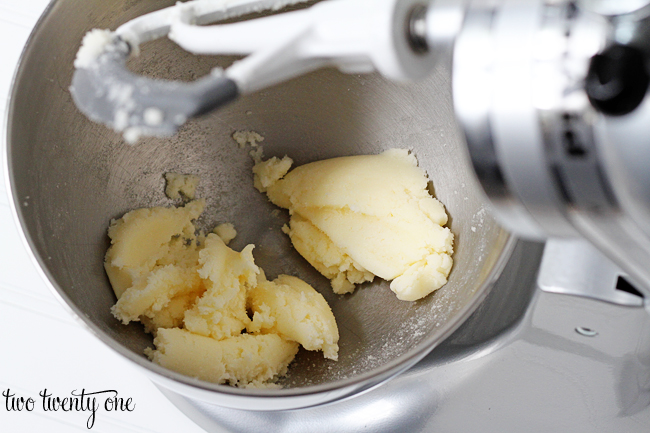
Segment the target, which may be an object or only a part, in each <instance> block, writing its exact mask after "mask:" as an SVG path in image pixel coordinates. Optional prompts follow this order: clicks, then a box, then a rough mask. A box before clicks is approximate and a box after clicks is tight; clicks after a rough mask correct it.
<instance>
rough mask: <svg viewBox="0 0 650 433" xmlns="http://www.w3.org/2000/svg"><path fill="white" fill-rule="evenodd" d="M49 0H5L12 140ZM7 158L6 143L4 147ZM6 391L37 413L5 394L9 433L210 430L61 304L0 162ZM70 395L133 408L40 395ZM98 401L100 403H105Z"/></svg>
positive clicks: (0, 329)
mask: <svg viewBox="0 0 650 433" xmlns="http://www.w3.org/2000/svg"><path fill="white" fill-rule="evenodd" d="M47 4H48V0H0V117H1V118H2V119H3V122H2V125H3V128H2V131H1V133H2V140H4V139H5V138H4V137H5V134H6V130H5V128H4V117H5V114H6V101H7V97H8V94H9V88H10V85H11V77H12V76H13V72H14V69H15V67H16V63H17V62H18V58H19V56H20V53H21V51H22V48H23V45H24V44H25V42H26V40H27V38H28V36H29V34H30V32H31V29H32V28H33V26H34V25H35V24H36V21H37V20H38V17H39V16H40V14H41V13H42V11H43V10H44V9H45V7H46V6H47ZM2 153H3V155H2V159H4V148H3V149H2ZM0 169H1V170H2V173H0V393H2V392H6V390H7V389H10V390H11V393H15V394H16V396H17V397H21V396H22V397H25V398H28V397H32V398H33V399H34V400H35V403H36V404H35V407H34V409H33V410H32V411H27V410H23V411H20V412H13V411H7V409H6V406H5V404H6V399H5V397H3V396H2V395H0V431H1V432H20V433H22V432H48V433H57V432H75V431H93V432H126V433H130V432H139V433H143V432H156V433H167V432H182V433H199V432H203V430H202V429H200V428H199V427H198V426H196V425H195V424H194V423H193V422H192V421H190V420H189V419H188V418H187V417H185V415H183V414H182V413H181V412H180V411H179V410H178V409H177V408H176V407H175V406H173V405H172V404H171V403H170V402H169V401H168V400H167V399H165V398H164V397H163V396H162V394H161V393H160V392H159V391H158V389H157V388H156V387H155V386H154V385H153V383H151V382H150V381H149V379H147V378H146V377H145V376H144V375H143V374H142V373H141V372H140V371H138V370H136V367H135V366H134V365H132V364H131V363H130V362H129V361H127V360H126V359H124V358H122V357H121V356H119V355H118V354H116V353H114V352H113V351H112V350H110V349H109V348H108V347H106V346H105V345H104V344H103V343H100V342H99V341H98V340H96V339H95V338H94V337H93V336H92V335H91V334H90V332H89V331H87V330H86V329H85V328H84V327H83V326H81V325H80V324H78V323H77V322H76V321H75V320H74V319H73V318H72V317H71V316H70V315H69V314H68V313H67V311H66V310H65V309H64V307H63V306H62V305H60V304H59V302H58V301H57V299H56V298H55V297H54V295H53V294H52V293H51V292H50V290H49V289H48V287H47V286H46V284H45V283H44V282H43V281H42V280H41V278H40V276H39V274H38V273H37V271H36V267H35V265H34V264H32V262H31V260H30V258H29V256H28V254H27V251H26V249H25V247H24V246H23V243H22V240H21V238H20V236H19V233H18V229H17V228H16V223H15V221H14V220H13V218H12V215H11V210H10V207H9V197H8V196H7V189H8V186H7V185H6V181H5V173H4V163H3V164H2V165H0ZM45 388H47V390H48V393H51V394H52V395H53V397H57V396H58V397H61V398H63V397H70V396H71V392H72V391H74V390H77V391H79V390H81V389H85V390H86V392H94V391H102V390H107V389H113V390H117V391H118V393H119V396H120V397H124V398H127V397H130V398H132V399H133V400H132V401H133V402H134V403H135V409H134V410H133V411H132V412H127V411H124V412H116V413H115V412H110V413H108V412H106V411H105V410H104V409H103V408H102V409H100V410H99V411H98V412H97V415H96V420H95V423H94V426H93V427H92V429H91V430H88V429H87V428H86V421H87V419H88V417H89V414H90V413H89V412H87V411H83V412H82V411H80V412H62V411H56V412H52V411H50V412H45V411H44V410H43V408H42V405H41V402H42V399H41V397H40V396H39V392H41V391H42V390H43V389H45ZM103 401H104V400H103V399H98V402H103Z"/></svg>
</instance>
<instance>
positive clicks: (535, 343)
mask: <svg viewBox="0 0 650 433" xmlns="http://www.w3.org/2000/svg"><path fill="white" fill-rule="evenodd" d="M290 3H298V2H290ZM646 3H647V2H644V1H632V0H631V1H578V2H568V1H554V0H547V1H537V0H535V1H523V0H521V1H517V0H501V1H467V2H454V1H444V0H439V1H433V2H431V3H430V4H426V3H422V2H419V1H412V0H407V1H390V0H377V1H370V0H368V1H364V0H331V1H325V2H322V3H317V4H316V5H315V6H312V7H311V8H308V9H301V10H298V11H295V12H289V13H286V14H278V15H271V16H269V17H263V18H258V19H254V20H250V21H241V22H237V23H234V24H218V25H216V26H200V25H201V24H207V23H210V22H214V21H218V20H224V19H233V18H234V17H236V16H240V15H245V14H247V13H251V12H256V11H259V10H263V9H272V8H281V7H283V6H285V3H282V4H279V5H278V4H277V2H270V1H264V0H262V1H250V0H240V1H231V2H225V3H224V2H223V1H211V0H205V1H196V2H188V3H184V4H179V5H177V6H173V7H170V8H167V9H163V10H161V11H158V12H154V13H152V14H148V15H144V16H142V17H140V18H136V19H135V20H132V21H130V22H127V23H126V24H124V25H122V26H121V27H119V28H118V29H117V30H116V31H115V32H107V33H103V34H95V36H99V37H98V38H94V40H93V39H92V38H91V39H89V40H88V41H85V42H84V46H83V47H82V49H81V50H80V52H79V54H78V56H77V63H76V64H75V66H76V70H75V73H74V76H73V80H72V87H71V92H72V95H73V98H74V100H75V103H76V104H77V106H78V108H79V109H80V110H81V111H82V112H83V113H84V114H86V115H87V116H88V117H90V118H91V119H93V120H95V121H97V122H100V123H104V124H106V125H108V126H110V127H111V128H113V129H114V130H116V131H118V132H120V133H122V134H123V135H124V137H125V138H126V139H127V140H130V141H137V140H138V138H139V137H143V136H147V135H161V136H168V135H169V134H173V133H174V132H175V131H176V130H177V129H178V128H179V127H180V126H181V125H183V124H184V123H185V122H186V121H187V120H188V119H189V118H192V117H195V116H199V115H202V114H205V113H206V112H208V111H210V110H213V109H215V108H218V107H221V106H223V105H224V104H226V103H228V102H230V101H232V100H234V99H235V98H237V96H239V95H245V94H249V93H253V92H257V91H260V89H264V88H266V87H267V86H270V85H273V84H276V83H279V82H282V81H284V80H287V79H290V78H292V77H295V76H297V75H300V74H303V73H306V72H308V71H312V70H314V69H317V68H321V67H324V66H336V67H338V68H339V69H340V70H341V71H343V72H346V73H354V74H359V73H365V72H370V71H378V72H379V73H380V74H382V75H384V76H385V77H387V78H389V79H391V80H396V81H407V80H418V79H422V78H424V77H425V76H427V75H428V74H429V73H430V72H431V71H432V70H433V69H434V68H448V69H449V71H450V74H451V77H452V78H451V80H452V84H453V104H454V110H455V114H456V117H457V120H458V121H459V125H460V127H461V129H462V131H463V133H464V136H465V139H466V143H467V150H468V155H469V159H470V160H471V163H472V166H473V169H474V171H475V173H476V175H477V178H478V180H479V181H480V184H481V186H482V188H483V190H484V192H485V195H486V198H487V201H488V202H489V203H490V205H491V209H492V211H493V214H494V215H495V216H496V217H497V218H498V220H499V221H500V222H501V223H502V225H503V226H504V227H506V228H507V229H508V230H510V231H512V232H513V233H515V234H517V235H519V236H521V237H522V238H527V239H531V240H533V241H519V242H518V244H517V247H516V248H515V250H514V253H513V255H512V256H511V259H510V261H509V262H508V264H507V265H506V267H505V269H504V270H503V272H501V275H500V278H499V280H498V281H497V282H496V284H495V286H494V287H493V288H492V290H491V291H490V293H489V295H488V297H487V298H486V299H485V300H484V301H483V303H482V304H481V305H480V306H479V308H478V309H477V310H476V311H475V312H474V313H473V315H472V316H470V317H469V319H467V320H466V321H465V322H464V323H463V325H462V326H461V327H460V328H458V329H457V330H456V331H455V332H454V333H453V334H452V335H451V336H449V337H448V338H447V339H446V340H445V341H444V342H443V343H442V344H441V345H439V346H438V347H436V348H435V349H434V350H433V351H432V352H431V353H430V354H429V355H428V356H427V357H425V358H424V359H423V360H421V361H420V362H419V363H418V364H416V365H415V366H414V367H412V368H411V369H410V370H408V371H406V372H404V373H402V374H400V375H398V376H396V377H394V378H393V379H392V380H391V381H390V382H388V383H386V384H383V385H382V386H379V387H375V388H371V389H368V390H365V391H364V392H363V393H361V394H359V395H356V396H354V397H350V398H347V399H343V400H338V401H335V402H333V403H330V404H327V405H317V406H314V407H311V408H302V409H296V410H283V411H264V410H262V411H257V410H256V411H245V410H242V409H230V408H224V407H219V406H214V405H211V404H208V403H205V402H204V401H201V400H200V399H193V398H191V397H186V396H183V395H180V394H177V393H175V392H173V391H170V390H169V389H167V388H165V387H161V391H162V392H163V393H165V395H166V396H167V397H168V398H169V399H170V400H171V401H172V402H174V403H175V404H176V405H177V406H178V407H179V408H181V410H183V411H184V412H185V413H186V414H187V415H188V416H189V417H190V418H192V419H193V420H194V421H196V422H197V423H198V424H199V425H201V426H203V427H204V428H205V429H206V430H207V431H214V432H239V431H242V432H243V431H253V430H257V429H268V428H269V427H268V426H269V425H273V426H274V429H275V430H276V431H305V430H310V431H314V432H319V431H323V432H325V431H327V432H331V431H336V432H347V431H373V432H374V431H397V430H405V431H409V432H427V431H456V430H457V431H478V430H479V429H480V430H487V431H513V430H521V429H524V428H526V429H527V430H530V431H540V432H541V431H549V430H557V429H558V428H562V429H565V430H568V429H571V430H572V431H585V432H587V431H613V430H614V429H623V430H624V431H630V432H632V431H639V432H641V431H647V429H648V426H649V425H650V410H648V405H650V373H648V372H649V371H650V369H649V367H650V340H649V339H648V338H647V335H648V327H649V326H650V320H648V314H647V310H646V302H645V299H648V296H650V266H648V264H649V263H650V177H649V176H648V174H647V173H648V171H647V169H646V167H648V166H649V165H650V161H649V160H648V158H647V157H646V153H647V152H644V151H643V147H642V146H643V142H644V136H643V131H644V130H645V128H646V126H645V125H644V123H645V122H644V120H645V117H646V116H647V115H648V110H650V107H649V106H648V104H650V102H648V101H647V98H646V97H645V93H646V90H647V87H648V82H649V79H648V77H649V76H650V74H649V72H648V69H647V68H648V66H647V62H648V56H649V55H650V52H649V51H648V50H649V49H650V46H649V45H648V41H649V40H650V39H648V34H647V31H648V23H649V20H650V18H649V16H650V7H649V6H648V5H647V4H646ZM343 12H345V13H343ZM278 28H279V29H281V31H279V30H278V31H271V30H270V29H278ZM258 31H259V32H260V33H256V32H258ZM260 34H263V35H265V37H264V38H263V39H260V38H259V35H260ZM165 35H169V37H170V38H171V39H172V40H174V41H175V42H176V43H178V44H179V45H180V46H181V47H183V48H184V49H186V50H188V51H190V52H193V53H200V54H231V55H232V54H234V55H247V57H244V58H243V59H241V60H239V61H237V62H235V63H234V64H233V65H232V66H230V67H229V68H226V69H225V70H214V71H213V72H212V73H211V74H209V75H208V76H206V77H204V78H201V79H199V80H197V81H195V82H192V83H176V82H163V81H159V80H153V79H149V78H145V77H141V76H136V75H134V74H132V73H131V72H129V71H128V70H127V69H126V67H125V62H126V59H127V58H128V56H129V55H130V54H131V53H132V52H134V51H137V49H138V47H139V45H140V44H141V43H143V42H145V41H148V40H152V39H155V38H159V37H161V36H165ZM251 35H252V36H251ZM248 36H251V37H248ZM253 36H256V37H253ZM231 41H237V43H231ZM143 89H144V90H143ZM136 146H137V144H136ZM541 240H545V246H544V247H542V244H541V243H537V242H539V241H541ZM567 295H571V296H567ZM506 304H507V309H505V310H504V306H505V305H506ZM504 311H507V313H504Z"/></svg>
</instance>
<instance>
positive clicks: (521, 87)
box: [432, 0, 650, 297]
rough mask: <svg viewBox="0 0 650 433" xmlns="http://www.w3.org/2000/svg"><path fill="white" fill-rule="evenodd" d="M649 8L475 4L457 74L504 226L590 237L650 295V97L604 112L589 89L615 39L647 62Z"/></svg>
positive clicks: (462, 105)
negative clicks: (593, 71) (595, 68)
mask: <svg viewBox="0 0 650 433" xmlns="http://www.w3.org/2000/svg"><path fill="white" fill-rule="evenodd" d="M644 4H645V5H647V4H648V2H647V1H645V2H644V1H624V2H614V1H602V2H598V1H584V2H577V3H576V2H571V1H544V0H529V1H526V0H499V1H494V2H488V1H473V2H468V9H467V11H466V16H465V20H464V21H463V26H462V27H461V29H460V31H459V34H458V36H457V39H456V42H455V48H454V66H453V77H454V78H453V82H454V104H455V107H456V111H457V115H458V118H459V120H460V123H461V124H462V127H463V130H464V132H465V135H466V138H467V142H468V149H469V152H470V155H471V159H472V162H473V166H474V169H475V171H476V173H477V175H478V177H479V179H480V181H481V185H482V186H483V188H484V190H485V192H486V194H487V195H488V197H489V198H490V201H491V203H492V204H493V208H494V211H495V215H496V216H497V217H499V220H500V221H501V222H502V223H503V224H504V226H505V227H507V228H508V229H510V230H512V231H513V232H515V233H517V234H518V235H521V236H525V237H528V238H532V239H544V238H548V237H583V238H585V239H587V240H589V241H590V242H591V243H592V244H593V245H594V246H596V247H597V248H599V249H600V250H601V251H602V252H603V253H604V254H605V255H606V256H608V257H609V258H610V259H611V260H613V261H614V262H616V264H617V265H618V266H620V267H621V268H623V269H624V270H625V271H626V273H628V274H629V275H630V277H631V278H632V279H634V280H635V281H636V282H637V284H638V286H639V290H640V291H642V292H643V293H644V294H645V295H646V297H648V296H650V267H648V263H650V200H649V199H648V197H650V178H649V177H648V169H647V167H648V164H649V155H650V152H648V150H647V140H646V138H645V137H646V136H647V131H648V126H647V125H648V119H649V116H650V111H648V110H649V108H648V107H650V102H649V101H648V97H647V94H646V96H645V100H643V99H639V101H643V102H642V103H641V105H640V106H639V107H638V108H636V109H632V111H631V112H624V110H623V111H621V112H615V111H614V110H613V111H612V112H607V111H605V110H603V109H602V106H601V107H599V106H598V105H597V104H596V103H595V102H594V99H593V94H590V93H589V86H588V85H587V83H589V80H588V78H589V74H590V71H591V67H592V65H593V60H592V59H594V56H596V55H600V54H602V53H603V50H605V49H606V48H607V47H609V46H611V45H612V44H625V45H626V48H628V49H629V50H628V52H629V51H632V52H633V53H634V54H636V55H638V56H641V57H643V58H644V59H647V56H648V54H647V53H648V52H650V47H649V45H648V41H649V40H650V38H649V34H650V19H649V18H648V17H647V14H646V13H645V12H644V11H646V12H647V10H648V7H647V6H644ZM434 7H435V3H434ZM432 13H434V12H432ZM599 13H602V14H603V15H599ZM614 61H615V60H614ZM643 62H646V63H647V60H643ZM641 68H643V67H641ZM643 74H647V71H645V72H643ZM601 78H602V77H601ZM599 79H600V78H599ZM628 81H629V80H628ZM637 81H638V82H640V83H643V82H644V81H643V80H637ZM603 85H604V83H603ZM642 87H643V84H641V88H640V95H641V97H643V92H644V91H645V90H646V89H643V88H642ZM635 92H636V91H635ZM646 93H647V92H646ZM634 96H638V94H637V93H634Z"/></svg>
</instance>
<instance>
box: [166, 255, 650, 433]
mask: <svg viewBox="0 0 650 433" xmlns="http://www.w3.org/2000/svg"><path fill="white" fill-rule="evenodd" d="M539 251H540V249H539V246H535V245H531V244H520V245H519V247H518V248H517V250H516V251H515V254H514V255H513V259H512V261H511V262H510V263H509V265H508V266H507V268H506V270H505V271H504V274H503V278H506V280H500V281H499V282H498V283H497V284H496V286H495V288H494V289H493V290H492V291H491V292H490V295H489V296H488V298H487V299H486V301H485V303H484V304H483V305H482V306H481V307H480V308H479V310H477V311H476V312H475V313H474V314H473V315H472V316H471V318H470V319H469V320H468V321H467V322H465V324H463V326H462V327H461V328H460V329H458V331H456V332H455V333H454V334H453V335H452V336H451V337H449V338H448V339H447V340H446V341H445V342H444V343H442V344H441V345H440V346H438V347H436V348H435V349H434V350H433V351H432V352H431V353H430V354H429V355H428V356H427V357H426V358H425V359H424V360H422V361H421V362H420V363H418V364H417V365H416V366H415V367H414V368H412V369H410V370H409V371H407V372H405V373H403V374H401V375H400V376H398V377H397V378H395V379H394V380H392V381H391V382H389V383H387V384H386V385H384V386H381V387H378V388H375V389H372V390H370V391H368V392H366V393H364V394H362V395H359V396H355V397H352V398H350V399H347V400H344V401H340V402H335V403H333V404H330V405H326V406H321V407H318V408H313V409H302V410H296V411H287V412H281V413H275V412H247V411H235V410H229V409H224V408H219V407H215V406H210V405H206V404H204V403H201V402H198V401H192V400H190V399H187V398H184V397H182V396H179V395H178V394H174V393H170V392H169V391H166V390H162V391H163V392H164V394H165V395H166V396H167V397H168V398H169V399H170V400H171V401H172V402H173V403H174V404H175V405H176V406H177V407H179V408H180V409H181V410H182V411H183V412H184V413H185V414H186V415H188V416H189V417H190V418H191V419H193V420H194V421H195V422H197V424H199V425H200V426H201V427H203V428H204V429H205V430H206V431H207V432H210V433H239V432H252V431H269V430H271V431H274V432H278V433H284V432H287V433H288V432H303V431H309V432H313V433H329V432H337V433H347V432H355V433H356V432H373V433H384V432H386V433H388V432H396V431H404V432H409V433H425V432H426V433H429V432H455V431H458V432H523V431H526V432H531V433H547V432H552V431H571V432H577V433H601V432H602V433H609V432H614V431H624V432H626V433H627V432H629V433H645V432H647V431H648V429H649V428H650V374H649V373H648V371H649V370H648V365H650V340H648V338H647V336H648V332H649V331H650V316H649V315H648V314H647V313H646V311H645V309H644V308H643V307H640V306H636V307H630V306H621V305H616V304H613V303H610V302H601V301H596V300H593V299H587V298H584V297H579V296H567V295H563V294H557V293H551V292H546V291H543V290H535V287H536V283H535V269H536V267H537V265H538V263H539ZM553 253H554V251H552V250H549V249H548V248H547V249H546V250H545V252H544V256H545V258H544V259H545V260H546V259H547V258H548V255H549V254H553ZM594 265H595V264H594V263H593V262H592V263H587V262H582V264H578V266H579V267H582V268H583V270H584V271H585V272H586V271H588V270H592V271H595V270H596V269H595V268H594ZM596 266H597V265H596ZM564 282H565V283H566V284H568V285H569V286H570V285H571V284H573V283H574V281H572V280H571V279H566V280H565V281H564ZM612 288H613V287H612Z"/></svg>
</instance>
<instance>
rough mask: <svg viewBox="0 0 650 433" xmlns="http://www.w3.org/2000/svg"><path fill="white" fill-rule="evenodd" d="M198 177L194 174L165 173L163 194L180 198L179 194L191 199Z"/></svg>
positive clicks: (173, 198) (172, 197)
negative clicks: (165, 183)
mask: <svg viewBox="0 0 650 433" xmlns="http://www.w3.org/2000/svg"><path fill="white" fill-rule="evenodd" d="M200 179H201V178H200V177H199V176H197V175H195V174H181V173H165V180H166V181H167V186H166V187H165V195H166V196H167V197H169V198H171V199H172V200H175V199H178V198H181V195H182V196H184V197H186V198H188V199H190V200H193V199H194V195H195V193H196V187H197V186H198V185H199V181H200Z"/></svg>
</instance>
